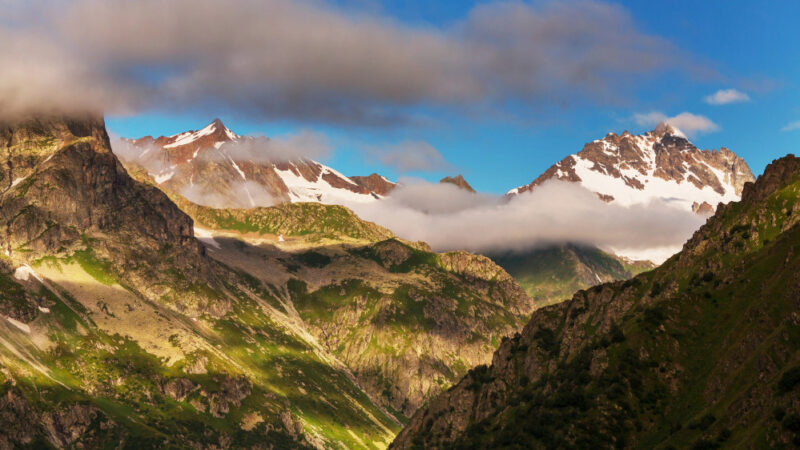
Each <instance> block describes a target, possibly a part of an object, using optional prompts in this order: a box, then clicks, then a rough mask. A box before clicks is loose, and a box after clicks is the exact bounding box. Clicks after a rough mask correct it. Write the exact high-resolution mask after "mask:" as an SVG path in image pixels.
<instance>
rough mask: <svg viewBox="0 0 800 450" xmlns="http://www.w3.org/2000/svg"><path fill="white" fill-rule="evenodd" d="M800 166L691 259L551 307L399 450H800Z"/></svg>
mask: <svg viewBox="0 0 800 450" xmlns="http://www.w3.org/2000/svg"><path fill="white" fill-rule="evenodd" d="M798 222H800V159H798V158H795V157H794V156H791V155H790V156H787V157H785V158H781V159H779V160H776V161H774V162H773V163H772V164H771V165H769V166H768V167H767V169H766V170H765V173H764V175H762V176H761V177H759V178H758V180H757V181H756V183H755V184H748V185H746V186H745V189H744V192H743V196H742V201H741V202H738V203H734V204H730V205H727V206H725V207H721V208H719V210H718V211H717V213H716V214H715V215H714V217H712V218H711V219H709V221H708V223H707V224H706V225H704V226H703V227H702V228H701V229H700V230H699V231H698V232H696V233H695V235H694V237H692V239H691V240H690V241H688V242H687V244H686V245H685V246H684V249H683V251H682V252H681V253H679V254H678V255H676V256H674V257H673V258H671V259H670V260H668V261H667V262H666V263H665V264H663V265H662V266H661V267H659V268H657V269H655V270H653V271H651V272H648V273H645V274H642V275H639V276H637V277H635V278H633V279H631V280H628V281H625V282H616V283H609V284H604V285H601V286H597V287H595V288H592V289H589V290H586V291H581V292H578V293H577V294H575V296H574V297H573V298H572V300H570V301H568V302H564V303H561V304H558V305H554V306H551V307H547V308H543V309H540V310H538V311H536V312H535V313H534V314H533V316H532V319H531V321H530V322H529V323H528V324H527V325H526V326H525V329H524V330H523V331H522V332H521V333H520V334H519V335H517V336H515V337H514V338H512V339H508V340H505V341H504V342H503V343H502V344H501V345H500V348H499V349H498V350H497V352H496V353H495V355H494V357H493V361H492V365H491V366H478V367H476V368H474V369H472V370H471V371H470V373H469V374H468V375H467V376H466V377H465V378H464V379H463V380H462V381H461V382H460V383H459V384H458V385H457V386H455V387H453V388H452V389H450V390H449V391H447V392H446V393H444V394H442V395H441V396H440V397H438V398H436V399H434V400H432V401H431V402H430V404H429V405H428V406H427V407H426V408H425V409H423V410H420V411H419V412H418V413H417V414H415V415H414V417H413V418H412V420H411V421H410V423H409V424H408V426H407V427H406V428H405V429H404V430H403V432H401V434H400V435H399V436H398V438H397V439H396V440H395V442H394V444H393V446H394V447H396V448H497V447H504V446H507V447H514V446H522V447H525V448H567V447H579V448H609V447H626V448H717V447H736V448H793V447H796V446H798V445H800V350H799V349H800V277H798V275H797V274H798V273H800V225H799V224H798Z"/></svg>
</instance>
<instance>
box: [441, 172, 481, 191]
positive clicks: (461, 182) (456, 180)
mask: <svg viewBox="0 0 800 450" xmlns="http://www.w3.org/2000/svg"><path fill="white" fill-rule="evenodd" d="M439 183H449V184H452V185H455V186H457V187H458V188H460V189H464V190H465V191H468V192H475V189H472V186H470V185H469V183H467V180H465V179H464V177H463V176H462V175H461V174H458V175H456V176H455V177H444V178H442V179H441V180H439Z"/></svg>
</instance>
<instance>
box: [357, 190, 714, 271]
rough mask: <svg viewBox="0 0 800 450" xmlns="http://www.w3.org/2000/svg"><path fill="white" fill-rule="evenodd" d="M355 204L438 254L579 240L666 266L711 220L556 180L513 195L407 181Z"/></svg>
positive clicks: (369, 216) (661, 204)
mask: <svg viewBox="0 0 800 450" xmlns="http://www.w3.org/2000/svg"><path fill="white" fill-rule="evenodd" d="M348 206H349V207H350V208H352V209H353V210H354V211H355V212H356V213H357V214H358V215H359V216H360V217H362V218H364V219H365V220H369V221H372V222H375V223H377V224H379V225H382V226H385V227H387V228H389V229H391V230H392V231H393V232H395V233H396V234H397V235H398V236H400V237H402V238H404V239H408V240H422V241H425V242H428V243H429V244H431V246H432V247H433V248H434V249H435V250H438V251H445V250H454V249H465V250H470V251H474V252H481V253H492V252H503V251H524V250H528V249H531V248H534V247H537V246H542V245H547V244H549V243H559V242H576V243H584V244H591V245H596V246H599V247H601V248H604V249H607V250H611V251H615V252H617V253H618V254H622V255H625V256H629V257H632V258H638V259H651V260H653V261H654V262H659V263H660V262H662V261H663V260H664V259H666V258H667V257H668V256H670V255H672V254H673V253H675V252H677V251H678V250H680V248H681V246H682V245H683V243H684V242H685V241H686V240H687V239H688V238H689V237H691V235H692V233H693V232H694V231H695V230H696V229H697V228H699V227H700V225H702V224H703V223H704V221H705V218H704V217H701V216H698V215H697V214H694V213H691V212H689V211H683V210H678V209H676V208H674V207H671V206H669V205H667V204H666V203H665V202H653V203H651V204H648V205H636V206H632V207H622V206H618V205H615V204H607V203H604V202H603V201H601V200H600V199H599V198H597V195H595V194H594V193H592V192H590V191H588V190H586V189H584V188H583V187H581V186H578V185H574V184H571V183H565V182H561V181H555V180H554V181H549V182H546V183H544V184H542V185H541V186H539V187H537V188H536V189H534V190H533V191H532V192H530V193H525V194H522V195H518V196H515V197H512V198H510V199H509V198H505V197H497V196H487V195H485V194H473V193H470V192H467V191H464V190H462V189H458V188H457V187H455V186H452V185H449V184H431V183H425V182H420V181H417V182H414V183H410V184H409V181H406V182H405V183H404V184H403V185H401V186H400V187H398V188H397V189H396V190H395V191H394V192H393V193H392V195H391V196H390V197H388V198H387V199H385V200H382V201H380V202H375V203H370V204H352V205H348Z"/></svg>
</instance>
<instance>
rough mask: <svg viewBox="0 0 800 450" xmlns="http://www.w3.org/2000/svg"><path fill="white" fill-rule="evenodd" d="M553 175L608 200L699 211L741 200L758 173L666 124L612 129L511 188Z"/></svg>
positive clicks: (727, 153) (517, 190)
mask: <svg viewBox="0 0 800 450" xmlns="http://www.w3.org/2000/svg"><path fill="white" fill-rule="evenodd" d="M553 179H557V180H562V181H568V182H572V183H578V184H580V185H582V186H584V187H585V188H587V189H589V190H590V191H592V192H595V193H597V195H598V196H599V197H600V198H601V199H602V200H604V201H607V202H615V203H618V204H621V205H626V206H627V205H632V204H642V203H648V202H649V201H650V200H653V199H660V200H663V201H665V202H668V203H670V204H673V205H675V206H676V207H679V208H682V209H686V210H695V211H698V210H700V209H701V206H702V205H703V204H704V203H706V204H708V205H709V207H711V208H712V209H713V208H714V207H716V205H717V204H718V203H720V202H723V203H726V202H730V201H733V200H738V199H739V197H740V195H741V192H742V188H743V187H744V184H745V183H747V182H749V181H753V179H754V178H753V174H752V172H750V168H749V167H748V166H747V164H746V163H745V162H744V160H743V159H742V158H739V157H738V156H736V154H734V153H733V152H731V151H730V150H728V149H726V148H721V149H720V150H714V151H708V150H699V149H698V148H697V147H695V146H694V145H693V144H692V143H691V142H690V141H689V140H688V139H686V137H685V136H684V135H683V133H681V132H680V131H679V130H677V129H675V128H674V127H671V126H669V125H666V124H661V125H659V126H658V127H657V128H656V129H655V130H653V131H650V132H647V133H645V134H642V135H638V136H637V135H632V134H630V133H628V132H627V131H626V132H624V133H622V134H621V135H617V134H614V133H609V134H608V135H606V136H605V137H604V138H602V139H598V140H595V141H592V142H590V143H588V144H586V145H585V146H584V147H583V150H581V151H580V152H578V153H576V154H574V155H570V156H568V157H566V158H564V159H563V160H561V161H559V162H558V163H556V164H554V165H553V166H551V167H550V168H549V169H547V170H546V171H545V172H544V173H543V174H542V175H540V176H539V177H538V178H536V179H535V180H534V181H533V182H531V183H530V184H527V185H525V186H520V187H518V188H515V189H512V190H511V191H509V192H508V194H509V195H517V194H520V193H523V192H527V191H530V190H532V189H534V188H535V187H536V186H538V185H540V184H542V183H544V182H545V181H548V180H553ZM695 203H697V205H698V206H695V207H694V208H693V205H694V204H695ZM709 207H705V206H704V207H702V211H703V212H707V211H708V209H709Z"/></svg>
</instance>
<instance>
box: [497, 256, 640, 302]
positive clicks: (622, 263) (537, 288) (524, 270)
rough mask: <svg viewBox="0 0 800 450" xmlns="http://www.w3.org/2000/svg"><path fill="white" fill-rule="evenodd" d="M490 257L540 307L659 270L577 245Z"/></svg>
mask: <svg viewBox="0 0 800 450" xmlns="http://www.w3.org/2000/svg"><path fill="white" fill-rule="evenodd" d="M488 256H489V257H490V258H491V259H492V261H494V262H496V263H497V264H498V265H499V266H500V267H502V268H503V269H505V270H506V271H507V272H508V273H509V274H510V275H511V276H512V277H514V279H516V280H517V282H518V283H519V284H520V286H522V287H523V288H524V289H525V291H526V292H527V293H528V295H529V296H531V298H533V300H534V301H535V302H536V304H537V305H538V306H540V307H541V306H547V305H551V304H553V303H558V302H561V301H563V300H566V299H569V298H571V297H572V294H574V293H575V292H577V291H579V290H581V289H587V288H590V287H592V286H595V285H598V284H601V283H608V282H611V281H618V280H627V279H629V278H631V277H633V276H634V275H637V274H639V273H641V272H644V271H647V270H650V269H652V268H653V267H655V266H654V265H653V264H652V263H650V262H647V261H630V260H628V259H626V258H620V257H618V256H615V255H611V254H609V253H606V252H603V251H602V250H600V249H598V248H595V247H589V246H582V245H575V244H562V245H553V246H547V247H543V248H537V249H533V250H530V251H527V252H521V253H517V252H509V253H504V254H490V255H488Z"/></svg>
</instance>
